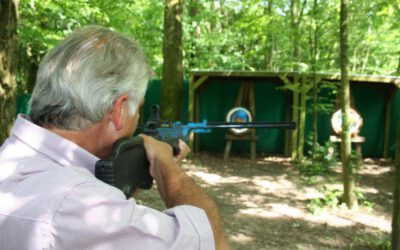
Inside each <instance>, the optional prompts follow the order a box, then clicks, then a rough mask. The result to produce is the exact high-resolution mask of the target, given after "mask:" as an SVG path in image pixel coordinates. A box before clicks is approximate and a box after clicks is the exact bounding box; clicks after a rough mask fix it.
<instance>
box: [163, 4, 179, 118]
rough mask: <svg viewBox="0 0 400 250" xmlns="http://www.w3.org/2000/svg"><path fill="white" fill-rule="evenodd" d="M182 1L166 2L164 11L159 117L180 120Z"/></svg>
mask: <svg viewBox="0 0 400 250" xmlns="http://www.w3.org/2000/svg"><path fill="white" fill-rule="evenodd" d="M182 18H183V0H166V1H165V10H164V39H163V57H164V63H163V72H162V85H161V115H162V118H163V119H167V120H171V121H176V120H180V118H181V117H180V111H181V109H182V107H181V106H182V98H183V53H182V50H183V38H182Z"/></svg>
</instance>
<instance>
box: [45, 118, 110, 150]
mask: <svg viewBox="0 0 400 250" xmlns="http://www.w3.org/2000/svg"><path fill="white" fill-rule="evenodd" d="M46 129H48V130H49V131H51V132H53V133H55V134H57V135H59V136H61V137H63V138H65V139H67V140H69V141H71V142H73V143H75V144H77V145H78V146H80V147H81V148H83V149H85V150H87V151H88V152H90V153H91V154H93V155H96V156H97V157H99V158H105V157H108V156H110V155H111V151H112V148H111V145H112V142H109V138H107V136H105V135H106V134H107V133H105V128H104V124H103V123H102V122H99V123H95V124H93V125H92V126H90V127H89V128H87V129H84V130H66V129H60V128H56V127H49V128H46Z"/></svg>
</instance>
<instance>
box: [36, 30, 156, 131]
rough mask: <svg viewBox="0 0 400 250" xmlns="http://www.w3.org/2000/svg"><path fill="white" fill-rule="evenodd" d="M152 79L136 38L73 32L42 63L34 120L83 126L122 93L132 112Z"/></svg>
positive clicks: (73, 127)
mask: <svg viewBox="0 0 400 250" xmlns="http://www.w3.org/2000/svg"><path fill="white" fill-rule="evenodd" d="M151 77H152V70H151V69H150V66H149V64H148V62H147V59H146V57H145V55H144V53H143V51H142V50H141V48H140V47H139V45H138V44H137V43H136V42H134V41H133V40H131V39H129V38H128V37H125V36H123V35H121V34H119V33H117V32H114V31H112V30H110V29H107V28H104V27H100V26H88V27H86V28H83V29H80V30H78V31H75V32H73V33H72V34H71V35H69V36H68V37H67V38H66V39H65V40H63V41H62V42H61V43H60V44H59V45H58V46H56V47H55V48H53V49H52V50H51V51H50V52H49V53H48V54H47V55H46V56H45V57H44V59H43V60H42V62H41V63H40V66H39V71H38V74H37V78H36V85H35V88H34V90H33V93H32V98H31V102H30V109H31V119H32V121H33V122H34V123H36V124H38V125H40V126H50V127H57V128H62V129H68V130H81V129H85V128H88V127H89V126H90V125H91V124H93V123H96V122H98V121H100V120H101V119H102V118H103V117H104V115H105V114H106V113H107V112H109V111H110V110H111V108H112V106H113V104H114V102H115V100H116V99H117V98H118V97H120V96H121V95H124V94H127V95H128V99H129V110H130V114H131V115H134V114H135V112H136V111H137V109H138V106H139V103H140V102H141V100H142V99H143V97H144V95H145V92H146V89H147V82H148V80H149V79H150V78H151Z"/></svg>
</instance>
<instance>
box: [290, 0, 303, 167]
mask: <svg viewBox="0 0 400 250" xmlns="http://www.w3.org/2000/svg"><path fill="white" fill-rule="evenodd" d="M306 2H307V0H304V2H303V4H302V6H301V9H300V10H299V6H298V5H299V1H298V0H291V1H290V21H291V31H292V46H293V47H292V49H293V51H292V53H293V62H294V68H293V69H294V71H295V72H296V73H298V72H297V71H298V70H299V62H300V34H301V32H300V24H301V21H302V18H303V12H304V7H305V5H306ZM298 82H299V79H298V77H295V80H294V83H295V84H296V83H298ZM300 84H301V83H300ZM299 98H300V97H299V93H298V92H293V116H292V121H294V122H296V123H297V124H298V127H300V126H301V124H300V121H299V117H300V114H299V112H300V109H299V108H296V107H299V104H300V100H299ZM298 136H299V132H298V128H295V129H293V130H292V160H299V159H298V156H299V155H300V156H301V155H303V154H302V153H300V152H299V150H303V149H302V148H300V147H299V141H298V140H299V138H298Z"/></svg>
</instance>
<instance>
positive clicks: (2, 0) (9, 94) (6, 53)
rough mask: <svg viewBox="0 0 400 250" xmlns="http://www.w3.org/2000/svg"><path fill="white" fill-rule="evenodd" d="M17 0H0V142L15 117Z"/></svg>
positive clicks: (6, 134) (5, 136) (4, 137)
mask: <svg viewBox="0 0 400 250" xmlns="http://www.w3.org/2000/svg"><path fill="white" fill-rule="evenodd" d="M17 21H18V0H0V114H1V119H0V144H2V143H3V141H4V140H5V139H6V138H7V137H8V134H9V131H10V128H11V126H12V124H13V122H14V119H15V110H16V92H17V83H16V80H15V71H16V70H15V69H16V60H17V53H16V50H17Z"/></svg>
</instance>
